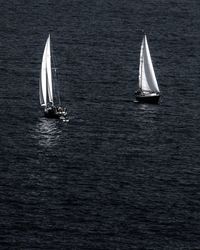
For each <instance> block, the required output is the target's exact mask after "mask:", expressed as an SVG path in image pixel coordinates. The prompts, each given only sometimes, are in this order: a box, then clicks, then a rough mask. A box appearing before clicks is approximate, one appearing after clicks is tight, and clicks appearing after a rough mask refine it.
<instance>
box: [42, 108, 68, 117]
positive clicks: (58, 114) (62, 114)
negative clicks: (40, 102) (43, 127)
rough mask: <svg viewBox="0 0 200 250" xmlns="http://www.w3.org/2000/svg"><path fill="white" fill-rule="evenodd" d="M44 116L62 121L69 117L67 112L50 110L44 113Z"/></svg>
mask: <svg viewBox="0 0 200 250" xmlns="http://www.w3.org/2000/svg"><path fill="white" fill-rule="evenodd" d="M44 116H45V117H47V118H54V119H60V118H65V117H66V116H67V112H65V111H62V112H59V111H58V110H57V109H48V110H45V111H44Z"/></svg>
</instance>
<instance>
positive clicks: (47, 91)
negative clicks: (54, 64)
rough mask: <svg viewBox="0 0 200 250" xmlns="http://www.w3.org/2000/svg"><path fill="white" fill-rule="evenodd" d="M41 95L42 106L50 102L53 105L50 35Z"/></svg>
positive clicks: (42, 69)
mask: <svg viewBox="0 0 200 250" xmlns="http://www.w3.org/2000/svg"><path fill="white" fill-rule="evenodd" d="M39 94H40V104H41V106H47V103H48V102H50V103H52V104H53V88H52V71H51V48H50V35H49V37H48V39H47V41H46V45H45V48H44V52H43V57H42V65H41V78H40V89H39Z"/></svg>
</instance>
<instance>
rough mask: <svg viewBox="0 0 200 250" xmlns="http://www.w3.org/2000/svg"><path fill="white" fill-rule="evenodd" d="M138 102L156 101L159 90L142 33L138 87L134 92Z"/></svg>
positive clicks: (145, 39) (158, 96) (157, 100)
mask: <svg viewBox="0 0 200 250" xmlns="http://www.w3.org/2000/svg"><path fill="white" fill-rule="evenodd" d="M135 97H136V100H137V101H138V102H142V103H156V104H157V103H158V102H159V98H160V90H159V87H158V83H157V80H156V76H155V72H154V68H153V64H152V60H151V55H150V51H149V46H148V43H147V37H146V35H144V38H143V40H142V45H141V50H140V65H139V89H138V90H137V91H136V92H135Z"/></svg>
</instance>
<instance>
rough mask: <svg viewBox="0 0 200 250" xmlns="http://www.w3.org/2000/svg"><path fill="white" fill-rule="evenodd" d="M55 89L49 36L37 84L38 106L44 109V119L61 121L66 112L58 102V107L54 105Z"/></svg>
mask: <svg viewBox="0 0 200 250" xmlns="http://www.w3.org/2000/svg"><path fill="white" fill-rule="evenodd" d="M55 88H56V86H55V81H54V80H53V76H52V67H51V44H50V35H49V37H48V38H47V41H46V45H45V48H44V52H43V57H42V65H41V76H40V82H39V96H40V105H41V106H42V107H44V115H45V116H46V117H48V118H61V119H63V118H65V117H66V116H67V112H66V109H65V108H63V107H62V106H61V104H60V100H59V103H58V105H55V97H54V94H55V93H54V92H55V91H54V89H55ZM59 99H60V98H59Z"/></svg>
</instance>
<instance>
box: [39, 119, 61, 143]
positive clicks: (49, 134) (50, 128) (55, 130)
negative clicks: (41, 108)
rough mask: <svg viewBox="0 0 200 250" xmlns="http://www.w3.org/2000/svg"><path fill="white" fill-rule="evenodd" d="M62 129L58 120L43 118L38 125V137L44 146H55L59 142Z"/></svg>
mask: <svg viewBox="0 0 200 250" xmlns="http://www.w3.org/2000/svg"><path fill="white" fill-rule="evenodd" d="M60 135H61V130H60V129H59V127H58V123H57V121H56V120H54V119H52V120H50V119H48V120H47V119H46V118H41V119H40V120H39V122H38V123H37V125H36V138H37V139H38V143H39V145H40V146H43V147H54V146H56V145H57V144H58V141H59V138H60Z"/></svg>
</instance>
